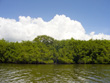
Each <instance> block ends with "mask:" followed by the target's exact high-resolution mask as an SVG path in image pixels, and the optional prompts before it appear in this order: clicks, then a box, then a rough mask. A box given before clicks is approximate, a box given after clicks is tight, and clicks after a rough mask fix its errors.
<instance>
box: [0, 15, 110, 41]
mask: <svg viewBox="0 0 110 83" xmlns="http://www.w3.org/2000/svg"><path fill="white" fill-rule="evenodd" d="M38 35H48V36H51V37H53V38H55V39H58V40H62V39H70V38H74V39H79V40H89V39H107V40H110V35H105V34H103V33H99V34H95V32H91V33H90V34H86V31H85V29H84V28H83V26H82V25H81V23H80V22H78V21H75V20H71V19H70V18H69V17H66V16H65V15H56V16H54V18H53V19H52V20H50V21H48V22H45V21H44V20H43V19H42V18H31V17H30V16H27V17H25V16H19V21H16V20H15V19H7V18H2V17H0V39H2V38H4V39H5V40H9V41H22V40H33V39H34V38H35V37H37V36H38Z"/></svg>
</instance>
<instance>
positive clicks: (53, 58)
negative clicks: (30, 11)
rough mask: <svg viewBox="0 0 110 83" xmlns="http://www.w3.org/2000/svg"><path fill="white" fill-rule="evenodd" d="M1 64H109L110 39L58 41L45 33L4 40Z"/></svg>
mask: <svg viewBox="0 0 110 83" xmlns="http://www.w3.org/2000/svg"><path fill="white" fill-rule="evenodd" d="M0 63H17V64H110V40H92V39H91V40H88V41H85V40H75V39H73V38H71V39H67V40H55V39H54V38H52V37H49V36H46V35H41V36H38V37H36V38H35V39H34V40H33V41H22V42H8V41H6V40H4V39H1V40H0Z"/></svg>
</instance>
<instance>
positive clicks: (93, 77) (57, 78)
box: [0, 64, 110, 83]
mask: <svg viewBox="0 0 110 83" xmlns="http://www.w3.org/2000/svg"><path fill="white" fill-rule="evenodd" d="M0 83H110V65H105V64H85V65H84V64H63V65H52V64H48V65H47V64H0Z"/></svg>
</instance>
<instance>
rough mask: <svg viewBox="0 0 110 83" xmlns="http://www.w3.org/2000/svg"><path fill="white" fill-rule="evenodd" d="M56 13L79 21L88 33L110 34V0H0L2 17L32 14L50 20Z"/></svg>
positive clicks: (31, 15)
mask: <svg viewBox="0 0 110 83" xmlns="http://www.w3.org/2000/svg"><path fill="white" fill-rule="evenodd" d="M56 14H58V15H62V14H64V15H65V16H67V17H70V19H72V20H77V21H79V22H80V23H81V24H82V26H83V27H84V29H85V30H86V33H90V32H92V31H95V33H96V34H98V33H104V34H107V35H110V0H0V17H2V18H10V19H16V20H18V17H19V16H30V17H32V18H37V17H41V18H42V19H43V20H44V21H50V20H51V19H52V18H53V17H54V16H55V15H56Z"/></svg>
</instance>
